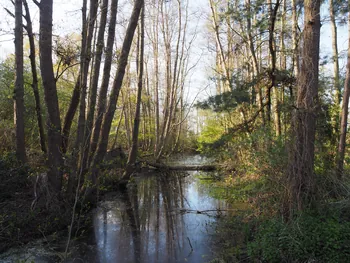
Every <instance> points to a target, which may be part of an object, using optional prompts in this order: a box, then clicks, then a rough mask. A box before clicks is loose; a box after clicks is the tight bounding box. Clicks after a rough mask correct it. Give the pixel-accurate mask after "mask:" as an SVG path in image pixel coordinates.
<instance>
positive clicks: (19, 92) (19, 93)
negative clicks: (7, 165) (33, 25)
mask: <svg viewBox="0 0 350 263" xmlns="http://www.w3.org/2000/svg"><path fill="white" fill-rule="evenodd" d="M22 15H23V12H22V0H15V53H16V83H15V90H14V99H15V101H14V113H15V114H14V115H15V118H14V122H15V127H16V156H17V160H18V161H20V162H22V163H25V162H26V147H25V139H24V137H25V136H24V98H23V97H24V79H23V27H22V25H23V23H22Z"/></svg>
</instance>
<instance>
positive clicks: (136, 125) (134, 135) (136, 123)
mask: <svg viewBox="0 0 350 263" xmlns="http://www.w3.org/2000/svg"><path fill="white" fill-rule="evenodd" d="M144 7H145V6H144V3H143V5H142V10H141V22H140V34H139V38H140V41H138V42H139V53H140V54H138V57H139V59H138V62H139V65H138V82H137V101H136V111H135V119H134V128H133V131H132V144H131V150H130V152H129V157H128V161H127V164H126V171H125V173H124V175H123V178H122V180H124V181H129V179H130V176H131V173H132V170H133V166H134V165H135V162H136V157H137V151H138V136H139V127H140V111H141V102H142V101H141V95H142V88H143V63H144V62H143V58H144V46H145V28H144V22H145V12H144Z"/></svg>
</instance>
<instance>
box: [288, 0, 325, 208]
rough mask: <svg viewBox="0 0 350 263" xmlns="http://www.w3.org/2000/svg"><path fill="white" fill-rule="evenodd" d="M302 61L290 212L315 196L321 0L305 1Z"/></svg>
mask: <svg viewBox="0 0 350 263" xmlns="http://www.w3.org/2000/svg"><path fill="white" fill-rule="evenodd" d="M304 7H305V14H304V24H305V28H304V41H303V60H302V65H301V70H300V74H299V77H298V94H297V102H296V108H297V109H296V112H295V116H294V123H295V124H294V129H295V131H294V132H295V134H294V142H293V144H294V147H293V148H292V149H291V150H292V152H291V156H290V166H289V174H288V175H289V202H290V207H289V210H288V211H289V213H292V212H293V210H294V209H297V210H298V211H301V210H303V209H304V208H306V207H308V206H309V205H310V204H312V201H313V197H314V186H315V185H314V184H315V180H314V149H315V133H316V115H317V111H318V75H319V74H318V72H319V69H318V63H319V47H320V0H304Z"/></svg>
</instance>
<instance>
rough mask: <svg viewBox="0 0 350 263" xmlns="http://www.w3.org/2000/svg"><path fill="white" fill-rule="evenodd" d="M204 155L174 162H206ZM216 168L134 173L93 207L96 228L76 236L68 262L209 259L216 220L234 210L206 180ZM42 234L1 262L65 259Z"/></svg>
mask: <svg viewBox="0 0 350 263" xmlns="http://www.w3.org/2000/svg"><path fill="white" fill-rule="evenodd" d="M209 161H210V160H208V159H206V158H204V157H201V156H199V155H194V156H178V157H177V158H175V157H174V158H172V159H171V161H169V162H168V163H169V164H172V165H176V164H179V165H202V164H207V163H208V162H209ZM211 173H213V172H197V171H190V172H169V173H166V174H164V173H160V172H152V173H148V174H140V175H139V176H136V177H134V178H133V181H132V183H131V184H130V186H129V187H128V191H127V192H126V193H117V192H112V193H108V194H106V195H105V196H104V197H103V198H102V201H100V202H99V203H98V206H97V208H96V209H95V210H94V212H93V218H92V227H91V231H88V233H86V234H84V236H83V237H80V238H79V239H78V240H73V241H72V244H71V247H70V248H71V253H70V256H69V259H68V260H67V261H66V262H101V263H102V262H121V263H124V262H136V263H139V262H140V263H141V262H209V261H210V260H212V259H213V258H214V257H215V246H214V242H215V240H214V239H213V233H214V228H215V222H216V220H218V219H219V218H220V217H221V216H222V215H223V214H224V213H226V212H225V211H224V210H229V209H230V208H229V205H228V204H227V203H226V202H225V200H218V199H214V198H212V197H210V195H209V191H210V184H205V183H201V180H203V178H204V179H205V177H208V176H210V175H211ZM44 241H45V240H38V241H36V242H33V243H31V244H28V245H26V246H25V247H24V248H21V249H17V248H14V249H11V250H9V251H8V252H7V253H5V254H3V255H0V262H16V261H17V262H57V261H60V260H61V261H62V258H63V254H64V253H63V251H64V249H63V248H64V244H65V241H66V239H64V238H62V241H61V244H55V245H50V244H47V243H48V242H44Z"/></svg>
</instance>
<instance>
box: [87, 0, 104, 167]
mask: <svg viewBox="0 0 350 263" xmlns="http://www.w3.org/2000/svg"><path fill="white" fill-rule="evenodd" d="M107 10H108V0H103V1H102V6H101V18H100V26H99V31H98V36H97V45H96V46H97V47H96V52H95V63H94V68H93V73H92V83H91V86H90V94H89V111H88V115H87V119H86V127H85V135H84V136H85V138H84V141H85V142H86V146H85V149H84V150H85V153H84V158H83V162H82V165H83V168H84V169H86V168H87V166H88V160H89V159H91V154H92V153H91V152H90V140H91V137H92V129H93V122H94V116H95V107H96V98H97V86H98V80H99V76H100V67H101V60H102V52H103V48H104V34H105V28H106V23H107Z"/></svg>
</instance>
